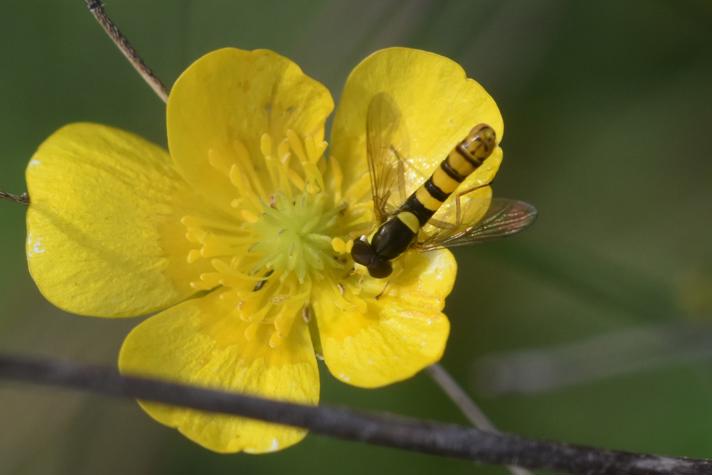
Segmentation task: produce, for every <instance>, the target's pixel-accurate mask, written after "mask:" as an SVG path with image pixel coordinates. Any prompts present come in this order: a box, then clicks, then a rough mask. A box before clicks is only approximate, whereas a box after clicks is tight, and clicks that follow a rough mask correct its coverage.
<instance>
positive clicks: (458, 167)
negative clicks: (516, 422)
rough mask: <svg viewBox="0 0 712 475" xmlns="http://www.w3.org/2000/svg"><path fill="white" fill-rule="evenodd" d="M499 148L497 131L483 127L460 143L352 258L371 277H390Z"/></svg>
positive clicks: (361, 242)
mask: <svg viewBox="0 0 712 475" xmlns="http://www.w3.org/2000/svg"><path fill="white" fill-rule="evenodd" d="M496 146H497V142H496V134H495V131H494V130H493V129H492V127H490V126H489V125H485V124H480V125H478V126H476V127H475V128H473V129H472V130H471V131H470V133H469V134H468V135H467V137H466V138H465V139H464V140H462V141H461V142H460V143H458V144H457V145H456V146H455V148H453V149H452V151H451V152H450V153H449V155H448V156H447V158H446V159H445V160H443V161H442V163H441V164H440V166H439V167H438V168H436V169H435V171H434V172H433V174H432V175H431V176H430V177H429V178H428V179H427V180H426V181H425V183H423V184H422V185H421V186H420V187H419V188H418V189H417V190H415V192H413V193H412V194H411V195H410V196H409V197H408V199H406V200H405V202H404V203H403V204H402V205H401V206H400V208H399V209H398V211H396V212H395V213H393V215H392V216H390V217H388V219H386V221H385V222H383V223H382V224H381V225H380V226H379V227H378V229H376V232H375V233H373V235H372V237H371V238H370V240H369V239H367V238H366V237H365V236H363V237H361V238H360V239H358V240H357V241H355V242H354V246H353V248H352V251H351V255H352V257H353V259H354V261H355V262H358V263H359V264H362V265H364V266H366V267H367V268H368V272H369V274H370V275H371V276H372V277H377V278H383V277H387V276H388V275H390V274H391V272H392V267H391V264H390V262H389V261H391V260H392V259H395V258H396V257H398V256H399V255H401V254H402V253H403V252H405V250H406V249H408V247H409V246H410V245H411V244H412V243H413V241H414V240H415V239H416V237H417V236H418V232H419V231H420V228H421V227H423V226H424V225H425V224H426V223H427V222H428V220H430V218H431V217H432V216H433V215H434V214H435V212H436V211H437V210H438V209H439V208H440V206H442V204H443V203H444V202H445V200H447V198H448V197H449V196H450V195H451V194H452V193H453V192H454V191H455V190H456V189H457V187H458V186H459V185H460V183H462V182H463V181H464V180H465V178H467V177H468V176H470V175H471V174H472V173H473V172H474V171H475V170H477V168H479V167H480V166H481V165H482V163H484V161H485V160H486V159H487V157H489V156H490V155H491V154H492V151H493V150H494V148H495V147H496Z"/></svg>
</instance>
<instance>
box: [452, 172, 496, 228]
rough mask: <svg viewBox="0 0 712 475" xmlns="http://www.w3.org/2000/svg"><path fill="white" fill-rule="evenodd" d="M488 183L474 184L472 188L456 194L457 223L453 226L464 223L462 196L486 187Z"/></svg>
mask: <svg viewBox="0 0 712 475" xmlns="http://www.w3.org/2000/svg"><path fill="white" fill-rule="evenodd" d="M488 185H489V183H485V184H482V185H477V186H473V187H472V188H468V189H466V190H462V191H460V192H458V193H457V194H455V223H454V225H453V227H458V226H460V225H461V224H462V201H461V198H462V197H463V196H465V195H467V194H470V193H472V192H474V191H477V190H479V189H480V188H484V187H485V186H488Z"/></svg>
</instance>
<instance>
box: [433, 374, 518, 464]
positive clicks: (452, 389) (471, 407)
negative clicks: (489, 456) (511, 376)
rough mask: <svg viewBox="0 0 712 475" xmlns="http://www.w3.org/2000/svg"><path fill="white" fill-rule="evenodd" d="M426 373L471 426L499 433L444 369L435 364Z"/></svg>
mask: <svg viewBox="0 0 712 475" xmlns="http://www.w3.org/2000/svg"><path fill="white" fill-rule="evenodd" d="M426 371H427V373H428V376H430V378H431V379H432V380H433V381H435V383H436V384H437V385H438V386H439V387H440V389H442V390H443V392H444V393H445V394H446V395H447V396H448V397H449V398H450V400H451V401H452V402H453V403H454V404H455V405H456V406H457V408H458V409H460V412H462V414H463V415H464V416H465V418H466V419H467V420H468V421H470V423H471V424H472V425H473V426H475V427H477V428H478V429H482V430H485V431H488V432H495V433H498V432H499V430H498V429H497V428H496V427H495V425H494V424H493V423H492V421H490V420H489V418H488V417H487V415H486V414H485V413H484V412H483V411H482V409H480V407H479V406H478V405H477V404H476V403H475V401H474V400H473V399H472V398H471V397H470V396H469V395H468V394H467V393H466V392H465V390H464V389H462V387H461V386H460V385H459V384H457V381H455V378H453V377H452V375H451V374H450V373H449V372H448V371H447V370H446V369H445V368H443V367H442V366H441V365H439V364H437V363H436V364H434V365H431V366H429V367H428V368H427V370H426ZM507 469H508V470H509V471H510V472H511V473H512V475H532V474H531V472H530V471H529V470H526V469H524V468H521V467H517V466H514V465H509V466H507Z"/></svg>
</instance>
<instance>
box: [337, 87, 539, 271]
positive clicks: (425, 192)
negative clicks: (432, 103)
mask: <svg viewBox="0 0 712 475" xmlns="http://www.w3.org/2000/svg"><path fill="white" fill-rule="evenodd" d="M401 123H402V121H401V115H400V112H399V110H398V107H397V106H396V104H395V102H394V100H393V99H392V98H391V97H390V96H389V95H388V94H386V93H380V94H377V95H376V96H374V97H373V99H372V100H371V102H370V103H369V107H368V112H367V117H366V142H367V144H366V145H367V156H368V166H369V174H370V178H371V194H372V197H373V206H374V212H375V216H376V219H377V220H378V224H377V226H375V231H373V232H372V233H371V234H370V236H365V235H364V236H361V237H359V238H358V239H357V240H355V241H354V243H353V247H352V248H351V257H352V258H353V260H354V261H355V262H357V263H359V264H361V265H363V266H365V267H366V268H367V269H368V273H369V274H370V275H371V276H372V277H375V278H385V277H388V276H389V275H390V274H391V273H392V272H393V267H392V265H391V261H392V260H393V259H395V258H397V257H398V256H400V255H401V254H403V253H404V252H405V251H406V250H407V249H409V248H414V249H417V250H421V251H430V250H434V249H439V248H443V247H454V246H462V245H466V244H474V243H479V242H484V241H489V240H492V239H496V238H500V237H505V236H509V235H512V234H515V233H518V232H519V231H521V230H523V229H524V228H526V227H527V226H529V225H530V224H532V223H533V222H534V220H535V219H536V215H537V210H536V208H534V206H532V205H530V204H528V203H525V202H523V201H518V200H510V199H503V198H496V199H493V200H492V201H491V204H490V206H489V208H488V209H487V211H486V213H485V214H484V215H483V216H478V217H476V218H475V219H471V220H469V221H468V219H467V218H464V219H463V216H462V203H461V198H463V197H466V196H467V195H470V194H472V195H470V196H474V195H475V194H474V192H475V191H476V190H478V189H481V188H484V187H486V186H487V184H483V185H481V186H478V187H475V188H471V189H469V190H462V191H459V192H457V193H456V194H455V196H454V197H453V200H455V201H454V208H455V213H454V214H455V219H454V220H453V219H450V220H449V221H443V220H439V219H432V218H433V215H435V214H436V212H437V211H438V210H439V209H441V208H442V207H443V203H445V202H446V200H447V199H448V197H450V195H452V194H453V193H455V192H456V191H457V189H458V187H459V185H460V184H461V183H462V182H463V181H465V179H466V178H467V177H468V176H470V175H471V174H472V173H474V172H475V170H477V169H478V168H480V167H481V166H482V165H483V164H484V163H485V161H486V160H487V159H488V158H489V157H490V156H491V155H492V152H493V151H494V150H495V148H496V147H497V141H496V138H497V137H496V133H495V131H494V129H492V127H490V126H489V125H487V124H479V125H477V126H475V127H474V128H473V129H472V130H471V131H470V133H469V134H468V135H467V137H465V138H464V139H462V140H461V141H460V142H459V143H458V144H457V145H456V146H455V147H454V148H453V149H452V150H451V151H450V153H449V154H448V156H447V157H446V158H445V159H444V160H443V161H442V162H441V163H440V166H439V167H438V168H436V169H435V171H434V172H433V173H432V174H431V175H430V177H429V178H427V180H425V181H424V182H422V184H421V185H420V186H419V187H418V188H417V189H416V190H415V191H413V192H412V193H411V194H410V195H409V196H408V197H407V198H405V179H404V173H405V168H404V167H405V166H406V165H407V163H406V161H405V160H404V158H403V157H402V156H401V153H400V152H399V146H404V144H406V143H407V141H408V137H407V133H406V132H405V130H404V128H403V127H402V125H401ZM395 195H399V198H400V203H399V204H398V203H397V202H396V203H394V202H393V201H394V198H396V196H395ZM473 199H475V200H476V199H477V198H476V197H474V198H473ZM480 199H482V198H480ZM487 199H489V196H488V197H487ZM470 204H473V203H472V202H470ZM480 204H482V203H480ZM452 207H453V206H450V208H452ZM449 214H450V215H452V214H453V213H449ZM438 216H440V215H438ZM426 225H427V228H428V229H429V231H426V229H425V228H426Z"/></svg>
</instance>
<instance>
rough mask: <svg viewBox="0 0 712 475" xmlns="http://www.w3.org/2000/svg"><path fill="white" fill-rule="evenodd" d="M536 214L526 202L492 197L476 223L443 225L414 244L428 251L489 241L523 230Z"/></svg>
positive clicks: (534, 209)
mask: <svg viewBox="0 0 712 475" xmlns="http://www.w3.org/2000/svg"><path fill="white" fill-rule="evenodd" d="M536 217H537V210H536V208H535V207H534V206H532V205H530V204H529V203H526V202H524V201H518V200H510V199H506V198H495V199H493V200H492V203H491V205H490V207H489V209H488V210H487V213H485V215H484V216H483V218H482V219H481V220H479V221H478V222H476V223H474V224H472V223H470V224H467V223H462V224H460V225H458V224H452V225H451V226H448V227H443V228H441V229H439V230H438V231H435V232H433V233H432V234H429V235H428V236H427V237H425V239H423V240H421V241H420V242H418V243H416V244H415V247H416V248H417V249H420V250H423V251H430V250H434V249H441V248H444V247H456V246H465V245H468V244H477V243H481V242H486V241H491V240H493V239H499V238H503V237H507V236H511V235H512V234H516V233H518V232H520V231H522V230H524V229H525V228H527V227H529V226H530V225H531V224H532V223H533V222H534V221H535V220H536Z"/></svg>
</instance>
